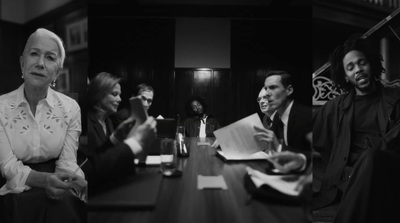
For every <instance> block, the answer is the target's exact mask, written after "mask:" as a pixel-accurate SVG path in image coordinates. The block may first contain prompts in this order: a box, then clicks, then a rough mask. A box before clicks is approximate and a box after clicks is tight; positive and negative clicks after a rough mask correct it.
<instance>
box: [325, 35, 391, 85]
mask: <svg viewBox="0 0 400 223" xmlns="http://www.w3.org/2000/svg"><path fill="white" fill-rule="evenodd" d="M352 50H357V51H360V52H362V53H363V54H364V55H365V57H366V58H367V60H368V62H369V64H370V66H371V73H372V76H373V77H375V79H380V77H381V74H382V73H384V72H385V69H384V68H383V66H382V61H383V59H382V56H381V54H380V53H379V51H377V50H376V49H374V48H373V47H372V45H371V43H370V42H368V40H366V39H365V38H363V37H362V35H361V34H354V35H352V36H350V38H349V39H347V40H346V42H345V43H344V44H343V45H341V46H338V47H337V48H336V49H335V50H334V52H333V53H332V54H331V55H330V58H329V62H330V63H331V67H330V75H331V80H332V81H333V83H334V84H335V86H336V87H338V88H342V89H343V90H345V91H349V90H350V89H352V85H351V83H348V82H346V80H345V76H346V73H345V70H344V66H343V58H344V56H345V55H346V54H347V53H348V52H350V51H352Z"/></svg>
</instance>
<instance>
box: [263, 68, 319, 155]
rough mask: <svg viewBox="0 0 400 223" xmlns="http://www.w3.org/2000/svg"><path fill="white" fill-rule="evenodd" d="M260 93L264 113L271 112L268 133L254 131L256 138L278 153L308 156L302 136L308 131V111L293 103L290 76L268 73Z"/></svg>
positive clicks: (277, 72)
mask: <svg viewBox="0 0 400 223" xmlns="http://www.w3.org/2000/svg"><path fill="white" fill-rule="evenodd" d="M264 90H265V97H266V98H267V103H268V106H269V108H268V110H270V111H275V113H274V114H273V115H272V116H273V118H272V119H273V121H272V126H271V128H270V129H271V130H272V131H271V130H267V129H259V128H257V129H256V130H257V131H258V133H257V134H256V138H257V139H258V140H261V141H268V142H271V144H272V147H273V148H274V149H275V150H276V151H278V152H280V151H285V150H289V151H292V152H299V153H303V154H304V155H306V156H309V155H310V143H309V141H308V140H307V139H306V135H307V134H308V133H310V132H311V131H312V122H311V116H312V114H311V108H308V107H306V106H304V105H301V104H299V103H297V102H296V101H294V100H293V98H292V96H293V92H294V87H293V81H292V76H291V75H290V74H289V73H288V72H286V71H270V72H269V73H268V74H267V78H266V79H265V83H264ZM272 116H271V117H272ZM308 160H309V159H308Z"/></svg>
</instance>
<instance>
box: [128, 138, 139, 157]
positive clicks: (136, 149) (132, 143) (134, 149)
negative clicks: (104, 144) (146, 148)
mask: <svg viewBox="0 0 400 223" xmlns="http://www.w3.org/2000/svg"><path fill="white" fill-rule="evenodd" d="M124 143H125V144H127V145H128V146H129V148H130V149H131V150H132V152H133V154H134V155H135V156H136V155H138V154H139V153H141V152H142V150H143V148H142V146H141V145H140V144H139V143H138V141H136V139H134V138H132V137H130V138H127V139H125V140H124Z"/></svg>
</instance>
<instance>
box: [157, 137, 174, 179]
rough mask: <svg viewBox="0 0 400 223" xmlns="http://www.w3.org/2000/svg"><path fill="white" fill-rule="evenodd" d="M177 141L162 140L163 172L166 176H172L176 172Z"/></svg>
mask: <svg viewBox="0 0 400 223" xmlns="http://www.w3.org/2000/svg"><path fill="white" fill-rule="evenodd" d="M176 150H177V149H176V141H175V140H174V139H168V138H166V139H162V140H161V153H160V155H161V172H162V174H163V175H165V176H171V175H173V174H174V173H175V171H176V164H177V162H176V159H177V153H176V152H177V151H176Z"/></svg>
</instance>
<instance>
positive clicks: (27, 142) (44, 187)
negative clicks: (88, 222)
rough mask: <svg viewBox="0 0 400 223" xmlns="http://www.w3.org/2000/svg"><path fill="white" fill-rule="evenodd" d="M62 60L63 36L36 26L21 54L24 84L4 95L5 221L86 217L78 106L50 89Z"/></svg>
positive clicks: (1, 199)
mask: <svg viewBox="0 0 400 223" xmlns="http://www.w3.org/2000/svg"><path fill="white" fill-rule="evenodd" d="M64 60H65V49H64V47H63V43H62V40H61V38H60V37H58V36H57V35H56V34H54V33H53V32H51V31H49V30H46V29H42V28H41V29H37V30H36V31H35V32H34V33H32V34H31V35H30V37H29V38H28V40H27V43H26V45H25V49H24V51H23V54H22V56H21V57H20V65H21V70H22V78H23V80H24V83H23V84H22V85H21V86H20V87H19V88H18V89H16V90H14V91H12V92H10V93H7V94H5V95H2V96H0V170H1V174H2V176H3V177H4V178H5V184H4V185H1V184H0V187H1V188H0V215H2V216H0V218H1V222H80V221H84V219H85V218H86V216H85V213H84V212H85V209H84V208H82V207H80V205H84V203H83V202H82V201H81V199H82V196H80V195H84V194H85V188H86V186H87V182H86V180H85V178H84V173H83V172H82V170H81V169H80V168H79V166H78V165H77V159H76V153H77V148H78V141H79V135H80V133H81V117H80V108H79V105H78V104H77V102H76V101H75V100H73V99H71V98H69V97H67V96H66V95H64V94H61V93H59V92H56V91H54V90H53V89H51V88H50V87H51V86H54V84H55V82H56V80H57V78H58V76H59V75H60V71H61V70H62V68H63V63H64ZM74 195H78V196H74ZM78 197H80V198H81V199H79V198H78ZM2 212H3V213H2Z"/></svg>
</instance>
